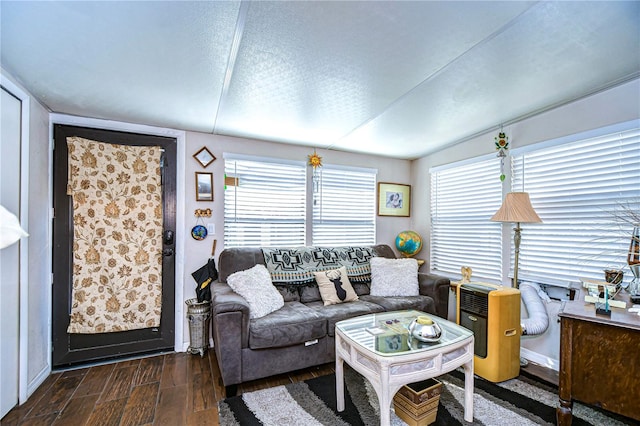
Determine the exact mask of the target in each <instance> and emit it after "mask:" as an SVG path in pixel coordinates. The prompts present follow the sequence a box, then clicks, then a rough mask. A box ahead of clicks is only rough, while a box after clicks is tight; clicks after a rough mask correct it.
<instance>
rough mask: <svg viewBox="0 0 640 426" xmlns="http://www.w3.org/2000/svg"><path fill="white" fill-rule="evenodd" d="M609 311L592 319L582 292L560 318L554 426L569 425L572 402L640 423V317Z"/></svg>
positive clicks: (589, 308)
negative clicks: (556, 405) (594, 407)
mask: <svg viewBox="0 0 640 426" xmlns="http://www.w3.org/2000/svg"><path fill="white" fill-rule="evenodd" d="M611 310H612V312H611V317H608V316H602V315H596V313H595V307H594V305H593V304H590V303H585V302H584V293H583V294H582V295H581V296H578V298H576V300H574V301H570V302H567V303H566V305H565V306H564V308H563V309H562V310H561V312H560V313H559V316H560V382H559V397H560V404H559V406H558V409H557V420H558V425H570V424H571V418H572V415H571V409H572V405H573V401H580V402H584V403H587V404H590V405H594V406H598V407H602V408H604V409H605V410H608V411H612V412H614V413H618V414H622V415H623V416H627V417H630V418H632V419H635V420H639V421H640V362H639V358H640V316H638V315H637V314H635V313H629V312H628V311H627V310H626V309H621V308H611Z"/></svg>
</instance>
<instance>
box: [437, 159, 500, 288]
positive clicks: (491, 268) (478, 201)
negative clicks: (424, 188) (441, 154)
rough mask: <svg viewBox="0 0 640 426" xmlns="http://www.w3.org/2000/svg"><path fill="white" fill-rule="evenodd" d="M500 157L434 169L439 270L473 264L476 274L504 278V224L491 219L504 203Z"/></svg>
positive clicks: (457, 270) (456, 272)
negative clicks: (502, 225)
mask: <svg viewBox="0 0 640 426" xmlns="http://www.w3.org/2000/svg"><path fill="white" fill-rule="evenodd" d="M499 176H500V160H499V159H498V158H495V157H493V156H492V158H491V159H482V160H479V161H477V162H473V163H470V164H463V165H460V166H453V167H449V168H446V169H438V170H436V171H433V170H432V171H431V253H430V262H431V270H432V271H433V272H438V273H442V274H444V275H447V276H460V267H462V266H470V267H471V268H472V269H473V279H475V280H488V281H495V282H500V281H501V276H502V228H501V226H500V223H497V222H491V221H490V218H491V216H493V214H494V213H495V212H496V211H497V210H498V209H499V208H500V205H501V204H502V183H501V182H500V178H499Z"/></svg>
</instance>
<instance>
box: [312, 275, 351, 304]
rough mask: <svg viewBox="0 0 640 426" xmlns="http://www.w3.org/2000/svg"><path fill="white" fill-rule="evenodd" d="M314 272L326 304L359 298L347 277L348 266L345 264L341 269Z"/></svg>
mask: <svg viewBox="0 0 640 426" xmlns="http://www.w3.org/2000/svg"><path fill="white" fill-rule="evenodd" d="M313 274H314V275H315V276H316V282H317V283H318V288H319V289H320V296H321V297H322V301H323V302H324V306H327V305H335V304H337V303H342V302H351V301H353V300H358V295H357V294H356V292H355V291H354V290H353V287H352V286H351V282H349V278H348V277H347V268H345V267H344V266H343V267H342V268H340V269H331V270H328V271H320V272H314V273H313Z"/></svg>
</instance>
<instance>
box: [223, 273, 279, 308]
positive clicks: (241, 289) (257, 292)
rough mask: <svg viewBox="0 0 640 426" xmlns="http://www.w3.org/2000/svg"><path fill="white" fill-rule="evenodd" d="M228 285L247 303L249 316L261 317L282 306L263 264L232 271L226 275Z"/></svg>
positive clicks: (277, 292) (276, 290)
mask: <svg viewBox="0 0 640 426" xmlns="http://www.w3.org/2000/svg"><path fill="white" fill-rule="evenodd" d="M227 284H229V287H231V289H232V290H233V291H235V292H236V293H238V294H239V295H240V296H242V297H244V298H245V299H246V300H247V303H249V317H250V318H251V319H254V318H261V317H263V316H265V315H267V314H270V313H271V312H273V311H277V310H278V309H280V308H282V307H283V306H284V299H283V298H282V295H281V294H280V292H279V291H278V289H276V287H275V286H274V285H273V283H272V282H271V275H270V274H269V271H267V268H266V267H265V266H264V265H260V264H258V265H256V266H254V267H253V268H251V269H247V270H245V271H239V272H236V273H233V274H231V275H229V276H228V277H227Z"/></svg>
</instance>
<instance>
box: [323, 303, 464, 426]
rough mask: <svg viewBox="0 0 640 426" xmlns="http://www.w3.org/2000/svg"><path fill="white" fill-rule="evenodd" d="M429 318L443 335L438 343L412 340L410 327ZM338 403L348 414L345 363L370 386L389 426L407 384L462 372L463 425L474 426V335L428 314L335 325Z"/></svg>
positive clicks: (370, 317) (378, 316) (374, 316)
mask: <svg viewBox="0 0 640 426" xmlns="http://www.w3.org/2000/svg"><path fill="white" fill-rule="evenodd" d="M422 315H426V316H428V317H429V318H431V319H432V320H433V321H434V322H435V323H437V324H438V325H439V326H440V328H441V329H442V336H441V337H440V339H439V340H438V341H437V342H434V343H423V342H419V341H418V340H416V339H412V338H411V337H410V335H409V332H408V326H409V324H410V323H411V321H413V320H414V319H415V318H417V317H418V316H422ZM335 340H336V398H337V408H338V411H343V410H344V364H343V363H344V362H346V363H347V364H349V365H350V366H351V367H352V368H353V369H354V370H356V371H357V372H358V373H360V374H362V375H363V376H364V377H366V378H367V380H369V382H371V385H372V386H373V388H374V389H375V391H376V394H377V395H378V401H379V402H380V424H381V425H383V426H386V425H388V424H389V422H390V410H391V401H392V400H393V396H394V395H395V394H396V392H397V391H398V390H400V388H401V387H402V386H404V385H406V384H408V383H414V382H419V381H422V380H426V379H430V378H433V377H437V376H441V375H442V374H444V373H448V372H449V371H452V370H454V369H456V368H458V367H460V366H462V367H464V419H465V420H466V421H468V422H471V421H473V332H471V331H470V330H467V329H466V328H464V327H461V326H459V325H457V324H455V323H452V322H451V321H447V320H445V319H442V318H440V317H437V316H436V315H431V314H426V313H424V312H419V311H413V310H407V311H394V312H384V313H380V314H369V315H363V316H359V317H355V318H351V319H348V320H344V321H340V322H338V323H336V339H335Z"/></svg>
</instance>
